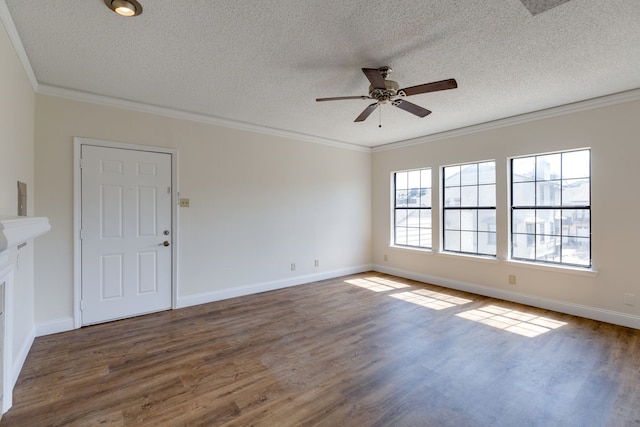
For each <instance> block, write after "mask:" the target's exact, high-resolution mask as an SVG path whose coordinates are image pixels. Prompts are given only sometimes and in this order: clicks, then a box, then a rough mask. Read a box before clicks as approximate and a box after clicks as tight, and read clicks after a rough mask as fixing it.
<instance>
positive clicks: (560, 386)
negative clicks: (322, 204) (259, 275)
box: [0, 272, 640, 427]
mask: <svg viewBox="0 0 640 427" xmlns="http://www.w3.org/2000/svg"><path fill="white" fill-rule="evenodd" d="M94 425H95V426H98V425H99V426H123V427H124V426H154V427H158V426H226V427H229V426H270V427H271V426H332V427H333V426H338V425H339V426H358V427H361V426H418V425H425V426H456V427H458V426H488V425H491V426H514V425H518V426H520V425H527V426H544V427H547V426H563V427H565V426H568V427H571V426H580V427H583V426H590V427H591V426H593V427H599V426H603V427H605V426H639V427H640V331H638V330H635V329H630V328H624V327H621V326H616V325H611V324H607V323H602V322H596V321H592V320H588V319H583V318H579V317H574V316H569V315H566V314H561V313H555V312H552V311H549V310H542V309H537V308H533V307H528V306H523V305H520V304H516V303H511V302H507V301H500V300H496V299H492V298H487V297H483V296H479V295H473V294H468V293H465V292H461V291H455V290H450V289H445V288H441V287H437V286H433V285H428V284H423V283H419V282H415V281H412V280H406V279H400V278H397V277H393V276H389V275H385V274H380V273H372V272H369V273H363V274H357V275H352V276H347V277H341V278H336V279H330V280H323V281H321V282H315V283H310V284H307V285H302V286H296V287H292V288H286V289H281V290H277V291H272V292H267V293H262V294H257V295H250V296H246V297H241V298H235V299H229V300H225V301H219V302H215V303H210V304H203V305H199V306H195V307H190V308H185V309H180V310H173V311H167V312H162V313H154V314H150V315H147V316H141V317H137V318H133V319H126V320H121V321H117V322H111V323H108V324H102V325H94V326H90V327H86V328H82V329H79V330H74V331H70V332H66V333H62V334H56V335H50V336H45V337H40V338H37V339H36V340H35V342H34V344H33V346H32V349H31V351H30V353H29V356H28V358H27V361H26V362H25V365H24V368H23V370H22V372H21V374H20V377H19V379H18V383H17V385H16V388H15V393H14V406H13V408H11V410H10V411H9V412H8V413H7V414H5V415H4V417H3V418H2V420H1V421H0V427H4V426H29V427H36V426H83V427H84V426H94Z"/></svg>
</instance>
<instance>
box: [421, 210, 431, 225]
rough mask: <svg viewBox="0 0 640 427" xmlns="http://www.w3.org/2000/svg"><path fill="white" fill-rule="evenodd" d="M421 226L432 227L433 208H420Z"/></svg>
mask: <svg viewBox="0 0 640 427" xmlns="http://www.w3.org/2000/svg"><path fill="white" fill-rule="evenodd" d="M420 227H421V228H425V227H426V228H431V210H430V209H429V210H427V209H420Z"/></svg>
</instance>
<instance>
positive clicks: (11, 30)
mask: <svg viewBox="0 0 640 427" xmlns="http://www.w3.org/2000/svg"><path fill="white" fill-rule="evenodd" d="M0 21H2V25H4V29H5V31H6V32H7V35H8V36H9V40H10V41H11V44H12V45H13V49H14V50H15V52H16V55H18V59H19V60H20V63H21V64H22V68H24V72H25V73H26V74H27V78H28V79H29V82H30V83H31V87H32V88H33V91H34V92H37V91H38V80H37V79H36V74H35V73H34V72H33V68H32V67H31V62H29V57H28V56H27V51H25V50H24V46H23V45H22V40H20V36H19V35H18V30H17V29H16V26H15V24H14V23H13V18H11V14H10V13H9V8H8V7H7V3H6V2H5V1H4V0H0Z"/></svg>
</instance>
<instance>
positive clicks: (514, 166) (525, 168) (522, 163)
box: [511, 157, 536, 182]
mask: <svg viewBox="0 0 640 427" xmlns="http://www.w3.org/2000/svg"><path fill="white" fill-rule="evenodd" d="M535 171H536V158H535V157H525V158H521V159H513V160H512V161H511V181H512V182H526V181H533V180H534V179H535Z"/></svg>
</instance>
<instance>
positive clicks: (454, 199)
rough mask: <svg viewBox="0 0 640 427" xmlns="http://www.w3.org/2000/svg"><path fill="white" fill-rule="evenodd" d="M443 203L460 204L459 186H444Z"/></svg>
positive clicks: (447, 204)
mask: <svg viewBox="0 0 640 427" xmlns="http://www.w3.org/2000/svg"><path fill="white" fill-rule="evenodd" d="M444 205H445V206H447V207H449V206H452V207H456V206H460V187H445V189H444Z"/></svg>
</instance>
